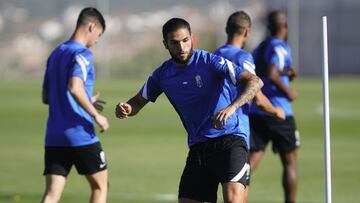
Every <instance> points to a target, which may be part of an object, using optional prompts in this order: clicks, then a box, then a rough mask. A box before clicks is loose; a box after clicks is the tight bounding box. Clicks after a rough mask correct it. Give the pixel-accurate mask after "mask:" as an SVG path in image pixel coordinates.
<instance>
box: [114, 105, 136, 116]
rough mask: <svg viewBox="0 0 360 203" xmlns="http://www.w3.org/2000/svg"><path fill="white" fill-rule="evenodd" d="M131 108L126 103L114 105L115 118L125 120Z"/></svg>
mask: <svg viewBox="0 0 360 203" xmlns="http://www.w3.org/2000/svg"><path fill="white" fill-rule="evenodd" d="M131 111H132V108H131V105H130V104H128V103H119V104H118V105H116V108H115V115H116V117H118V118H120V119H123V118H127V117H128V116H129V114H130V113H131Z"/></svg>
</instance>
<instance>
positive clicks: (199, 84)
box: [195, 75, 203, 88]
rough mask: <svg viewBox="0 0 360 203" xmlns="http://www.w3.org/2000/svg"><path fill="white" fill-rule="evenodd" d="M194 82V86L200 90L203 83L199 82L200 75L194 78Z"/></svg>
mask: <svg viewBox="0 0 360 203" xmlns="http://www.w3.org/2000/svg"><path fill="white" fill-rule="evenodd" d="M195 80H196V85H197V86H198V87H199V88H201V87H202V86H203V82H202V80H201V76H200V75H196V76H195Z"/></svg>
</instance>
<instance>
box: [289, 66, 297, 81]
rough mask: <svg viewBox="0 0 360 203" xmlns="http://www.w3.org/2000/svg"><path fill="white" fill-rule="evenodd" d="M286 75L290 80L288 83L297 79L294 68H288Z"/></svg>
mask: <svg viewBox="0 0 360 203" xmlns="http://www.w3.org/2000/svg"><path fill="white" fill-rule="evenodd" d="M287 75H288V76H289V78H290V81H292V80H294V79H295V78H296V77H297V75H298V74H297V71H296V70H295V69H294V68H289V69H288V70H287Z"/></svg>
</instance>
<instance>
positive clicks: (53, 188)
mask: <svg viewBox="0 0 360 203" xmlns="http://www.w3.org/2000/svg"><path fill="white" fill-rule="evenodd" d="M44 160H45V169H44V173H43V174H44V176H45V192H44V195H43V197H42V200H41V202H42V203H56V202H59V200H60V198H61V194H62V192H63V190H64V187H65V182H66V177H67V175H68V174H69V172H70V170H71V166H72V164H73V159H72V156H71V148H69V147H45V157H44Z"/></svg>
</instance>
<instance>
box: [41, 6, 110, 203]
mask: <svg viewBox="0 0 360 203" xmlns="http://www.w3.org/2000/svg"><path fill="white" fill-rule="evenodd" d="M104 31H105V20H104V18H103V16H102V14H101V13H100V12H99V11H98V10H97V9H95V8H84V9H83V10H82V11H81V13H80V15H79V17H78V20H77V24H76V29H75V31H74V33H73V35H72V37H71V39H70V40H68V41H66V42H64V43H63V44H61V45H59V46H58V47H57V48H56V49H55V50H54V51H53V52H52V53H51V55H50V57H49V58H48V61H47V67H46V72H45V77H44V82H43V91H42V101H43V103H44V104H48V105H49V117H48V121H47V128H46V138H45V170H44V175H45V176H46V188H45V193H44V196H43V199H42V201H41V202H43V203H53V202H58V201H59V200H60V197H61V194H62V192H63V190H64V186H65V182H66V178H67V175H68V174H69V172H70V170H71V168H72V166H73V165H75V167H76V169H77V171H78V173H79V174H81V175H84V176H85V177H86V179H87V180H88V182H89V184H90V188H91V197H90V202H91V203H105V202H106V199H107V187H108V172H107V164H106V161H105V154H104V151H103V150H102V147H101V144H100V142H99V138H98V137H97V136H96V134H95V129H94V121H95V122H96V123H97V124H98V125H99V127H100V128H101V131H105V130H107V129H108V128H109V124H108V121H107V119H106V118H105V117H104V116H102V115H101V114H100V113H99V112H98V110H99V111H101V110H102V104H103V103H104V102H102V101H101V100H98V97H99V93H97V94H96V95H95V96H93V86H94V80H95V72H94V71H95V70H94V61H93V55H92V53H91V51H90V49H89V48H90V47H91V46H92V45H94V44H95V43H96V41H97V40H98V38H99V37H100V36H101V35H102V34H103V33H104Z"/></svg>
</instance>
